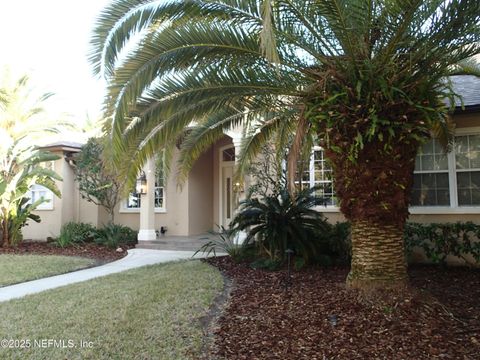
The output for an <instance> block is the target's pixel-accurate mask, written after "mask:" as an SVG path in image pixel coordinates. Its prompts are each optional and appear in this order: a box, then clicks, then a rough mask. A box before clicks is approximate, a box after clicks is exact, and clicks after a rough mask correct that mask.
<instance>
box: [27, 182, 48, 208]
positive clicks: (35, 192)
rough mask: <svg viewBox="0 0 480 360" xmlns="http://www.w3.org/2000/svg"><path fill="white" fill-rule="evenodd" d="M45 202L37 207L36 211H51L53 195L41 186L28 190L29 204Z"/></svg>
mask: <svg viewBox="0 0 480 360" xmlns="http://www.w3.org/2000/svg"><path fill="white" fill-rule="evenodd" d="M42 198H43V199H44V200H46V201H45V202H43V203H41V204H40V205H38V206H37V210H53V193H52V192H51V191H50V190H48V189H47V188H46V187H44V186H42V185H33V186H32V187H31V188H30V201H29V202H28V203H29V204H32V203H34V202H35V201H38V200H39V199H42Z"/></svg>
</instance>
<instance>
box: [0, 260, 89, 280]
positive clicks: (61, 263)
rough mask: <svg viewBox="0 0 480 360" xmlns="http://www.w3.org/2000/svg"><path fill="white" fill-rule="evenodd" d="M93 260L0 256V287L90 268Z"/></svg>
mask: <svg viewBox="0 0 480 360" xmlns="http://www.w3.org/2000/svg"><path fill="white" fill-rule="evenodd" d="M94 263H95V260H92V259H87V258H80V257H72V256H43V255H13V254H2V255H0V286H6V285H11V284H16V283H20V282H24V281H29V280H35V279H39V278H43V277H47V276H52V275H57V274H63V273H66V272H69V271H74V270H78V269H82V268H85V267H88V266H91V265H93V264H94Z"/></svg>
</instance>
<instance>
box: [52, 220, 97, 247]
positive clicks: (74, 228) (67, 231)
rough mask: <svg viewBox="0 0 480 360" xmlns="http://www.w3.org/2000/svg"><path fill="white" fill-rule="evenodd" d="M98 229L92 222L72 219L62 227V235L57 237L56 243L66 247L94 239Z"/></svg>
mask: <svg viewBox="0 0 480 360" xmlns="http://www.w3.org/2000/svg"><path fill="white" fill-rule="evenodd" d="M96 231H97V230H96V228H95V227H94V226H93V225H92V224H87V223H82V222H79V223H77V222H73V221H70V222H67V223H66V224H64V225H63V226H62V228H61V229H60V235H59V236H58V238H56V239H55V244H56V245H58V246H60V247H66V246H71V245H75V244H82V243H85V242H90V241H93V239H94V237H95V233H96Z"/></svg>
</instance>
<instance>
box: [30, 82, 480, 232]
mask: <svg viewBox="0 0 480 360" xmlns="http://www.w3.org/2000/svg"><path fill="white" fill-rule="evenodd" d="M452 82H453V85H454V89H455V91H456V92H457V93H458V94H460V95H462V97H463V106H462V104H461V103H460V102H458V103H456V108H455V112H454V115H453V119H454V122H455V123H456V132H455V145H454V147H453V151H452V152H450V153H448V154H445V153H444V151H443V148H442V147H441V146H440V145H439V144H438V142H437V141H435V140H432V141H431V142H429V143H427V144H426V145H425V146H423V148H422V149H421V151H420V153H419V155H418V157H417V162H416V167H415V174H414V188H413V191H412V206H411V209H410V213H411V216H410V221H415V222H424V223H429V222H455V221H472V222H476V223H480V79H478V78H476V77H474V76H454V77H452ZM241 138H242V132H241V130H240V129H237V130H232V131H229V132H227V133H225V136H224V137H223V138H222V139H221V140H219V141H217V143H215V144H214V145H213V146H212V147H211V148H210V150H209V151H207V152H206V153H204V154H203V155H202V157H201V158H200V159H199V160H198V161H197V162H196V164H195V166H194V167H193V169H192V171H191V172H190V174H189V177H188V179H187V181H186V182H185V184H184V185H183V187H182V188H181V189H180V188H178V187H177V183H176V181H175V176H174V174H175V173H176V171H175V169H172V171H171V175H170V176H169V177H168V179H163V178H159V177H160V176H161V175H160V174H162V172H158V171H156V169H155V161H153V160H151V161H149V162H147V164H146V166H145V169H144V170H145V177H146V192H145V194H143V195H140V198H139V197H138V196H136V195H133V194H132V195H131V196H129V197H128V198H127V199H125V200H124V201H122V202H121V203H120V204H119V205H118V207H117V209H116V214H115V221H116V222H117V223H119V224H123V225H127V226H130V227H132V228H133V229H136V230H139V235H138V236H139V240H140V241H144V240H147V241H148V240H154V239H155V238H156V237H157V233H158V231H159V230H160V229H163V232H165V233H166V234H167V235H170V236H192V235H198V234H203V233H206V232H207V231H209V230H213V229H216V226H217V225H223V226H226V225H228V223H229V222H230V220H231V219H232V216H233V214H234V211H235V206H236V204H237V203H238V200H239V199H241V198H242V197H243V196H244V195H245V193H244V192H243V189H242V188H241V187H240V186H238V184H235V183H234V180H233V171H234V167H235V158H236V155H238V152H239V150H240V143H241ZM43 149H45V150H49V151H51V152H54V153H56V154H59V155H60V156H61V159H59V160H57V161H55V162H54V164H53V168H54V170H55V171H57V173H59V174H60V175H61V176H62V177H63V182H61V183H59V184H58V185H59V188H60V189H61V192H62V195H63V196H62V199H58V198H56V197H54V196H52V194H48V192H46V191H45V189H42V188H34V189H32V192H33V193H34V194H32V195H34V196H39V195H42V196H46V197H50V198H51V199H52V201H51V202H49V203H46V204H44V205H43V206H42V207H41V208H40V209H38V210H37V214H39V215H40V216H41V218H42V222H41V223H40V224H36V223H33V222H30V223H29V225H28V226H27V227H26V228H24V231H23V232H24V238H25V239H35V240H43V239H46V238H47V237H49V236H57V235H58V234H59V231H60V227H61V225H62V224H64V223H66V222H68V221H79V222H89V223H92V224H94V225H97V226H98V225H101V224H103V223H106V222H107V221H108V216H107V214H106V212H105V211H104V210H103V209H102V208H101V207H98V206H96V205H94V204H92V203H88V202H87V201H86V200H84V199H82V198H81V196H80V194H79V191H78V187H77V186H76V184H75V181H74V174H73V170H72V167H71V166H70V165H69V164H68V161H67V160H66V159H68V157H69V155H71V154H72V153H75V152H78V151H80V149H81V144H76V143H68V142H59V143H53V144H49V145H46V146H44V147H43ZM175 156H178V152H177V153H176V154H175ZM174 161H175V159H174ZM302 182H303V183H304V184H305V185H308V186H313V185H320V186H321V187H322V188H323V194H322V195H323V197H325V198H326V199H327V200H328V204H327V206H326V207H321V208H319V211H322V212H324V213H325V215H326V216H327V218H328V219H329V220H330V221H333V222H335V221H341V220H343V216H342V215H341V214H340V212H339V210H338V207H337V206H336V204H335V184H334V181H333V179H332V177H331V170H330V169H329V167H328V163H327V162H326V161H325V159H324V157H323V152H322V149H321V148H315V149H314V151H313V153H312V156H311V160H310V167H309V169H308V171H307V172H306V173H305V174H304V175H303V176H302ZM35 192H42V194H35Z"/></svg>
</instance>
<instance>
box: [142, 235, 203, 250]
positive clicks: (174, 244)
mask: <svg viewBox="0 0 480 360" xmlns="http://www.w3.org/2000/svg"><path fill="white" fill-rule="evenodd" d="M210 240H212V236H210V237H208V236H203V237H202V236H195V237H180V236H178V237H176V236H171V237H165V238H159V239H157V240H152V241H141V242H140V243H139V244H137V246H136V248H137V249H152V250H178V251H197V250H198V249H200V248H201V247H202V246H203V245H205V244H206V243H208V242H209V241H210Z"/></svg>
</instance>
